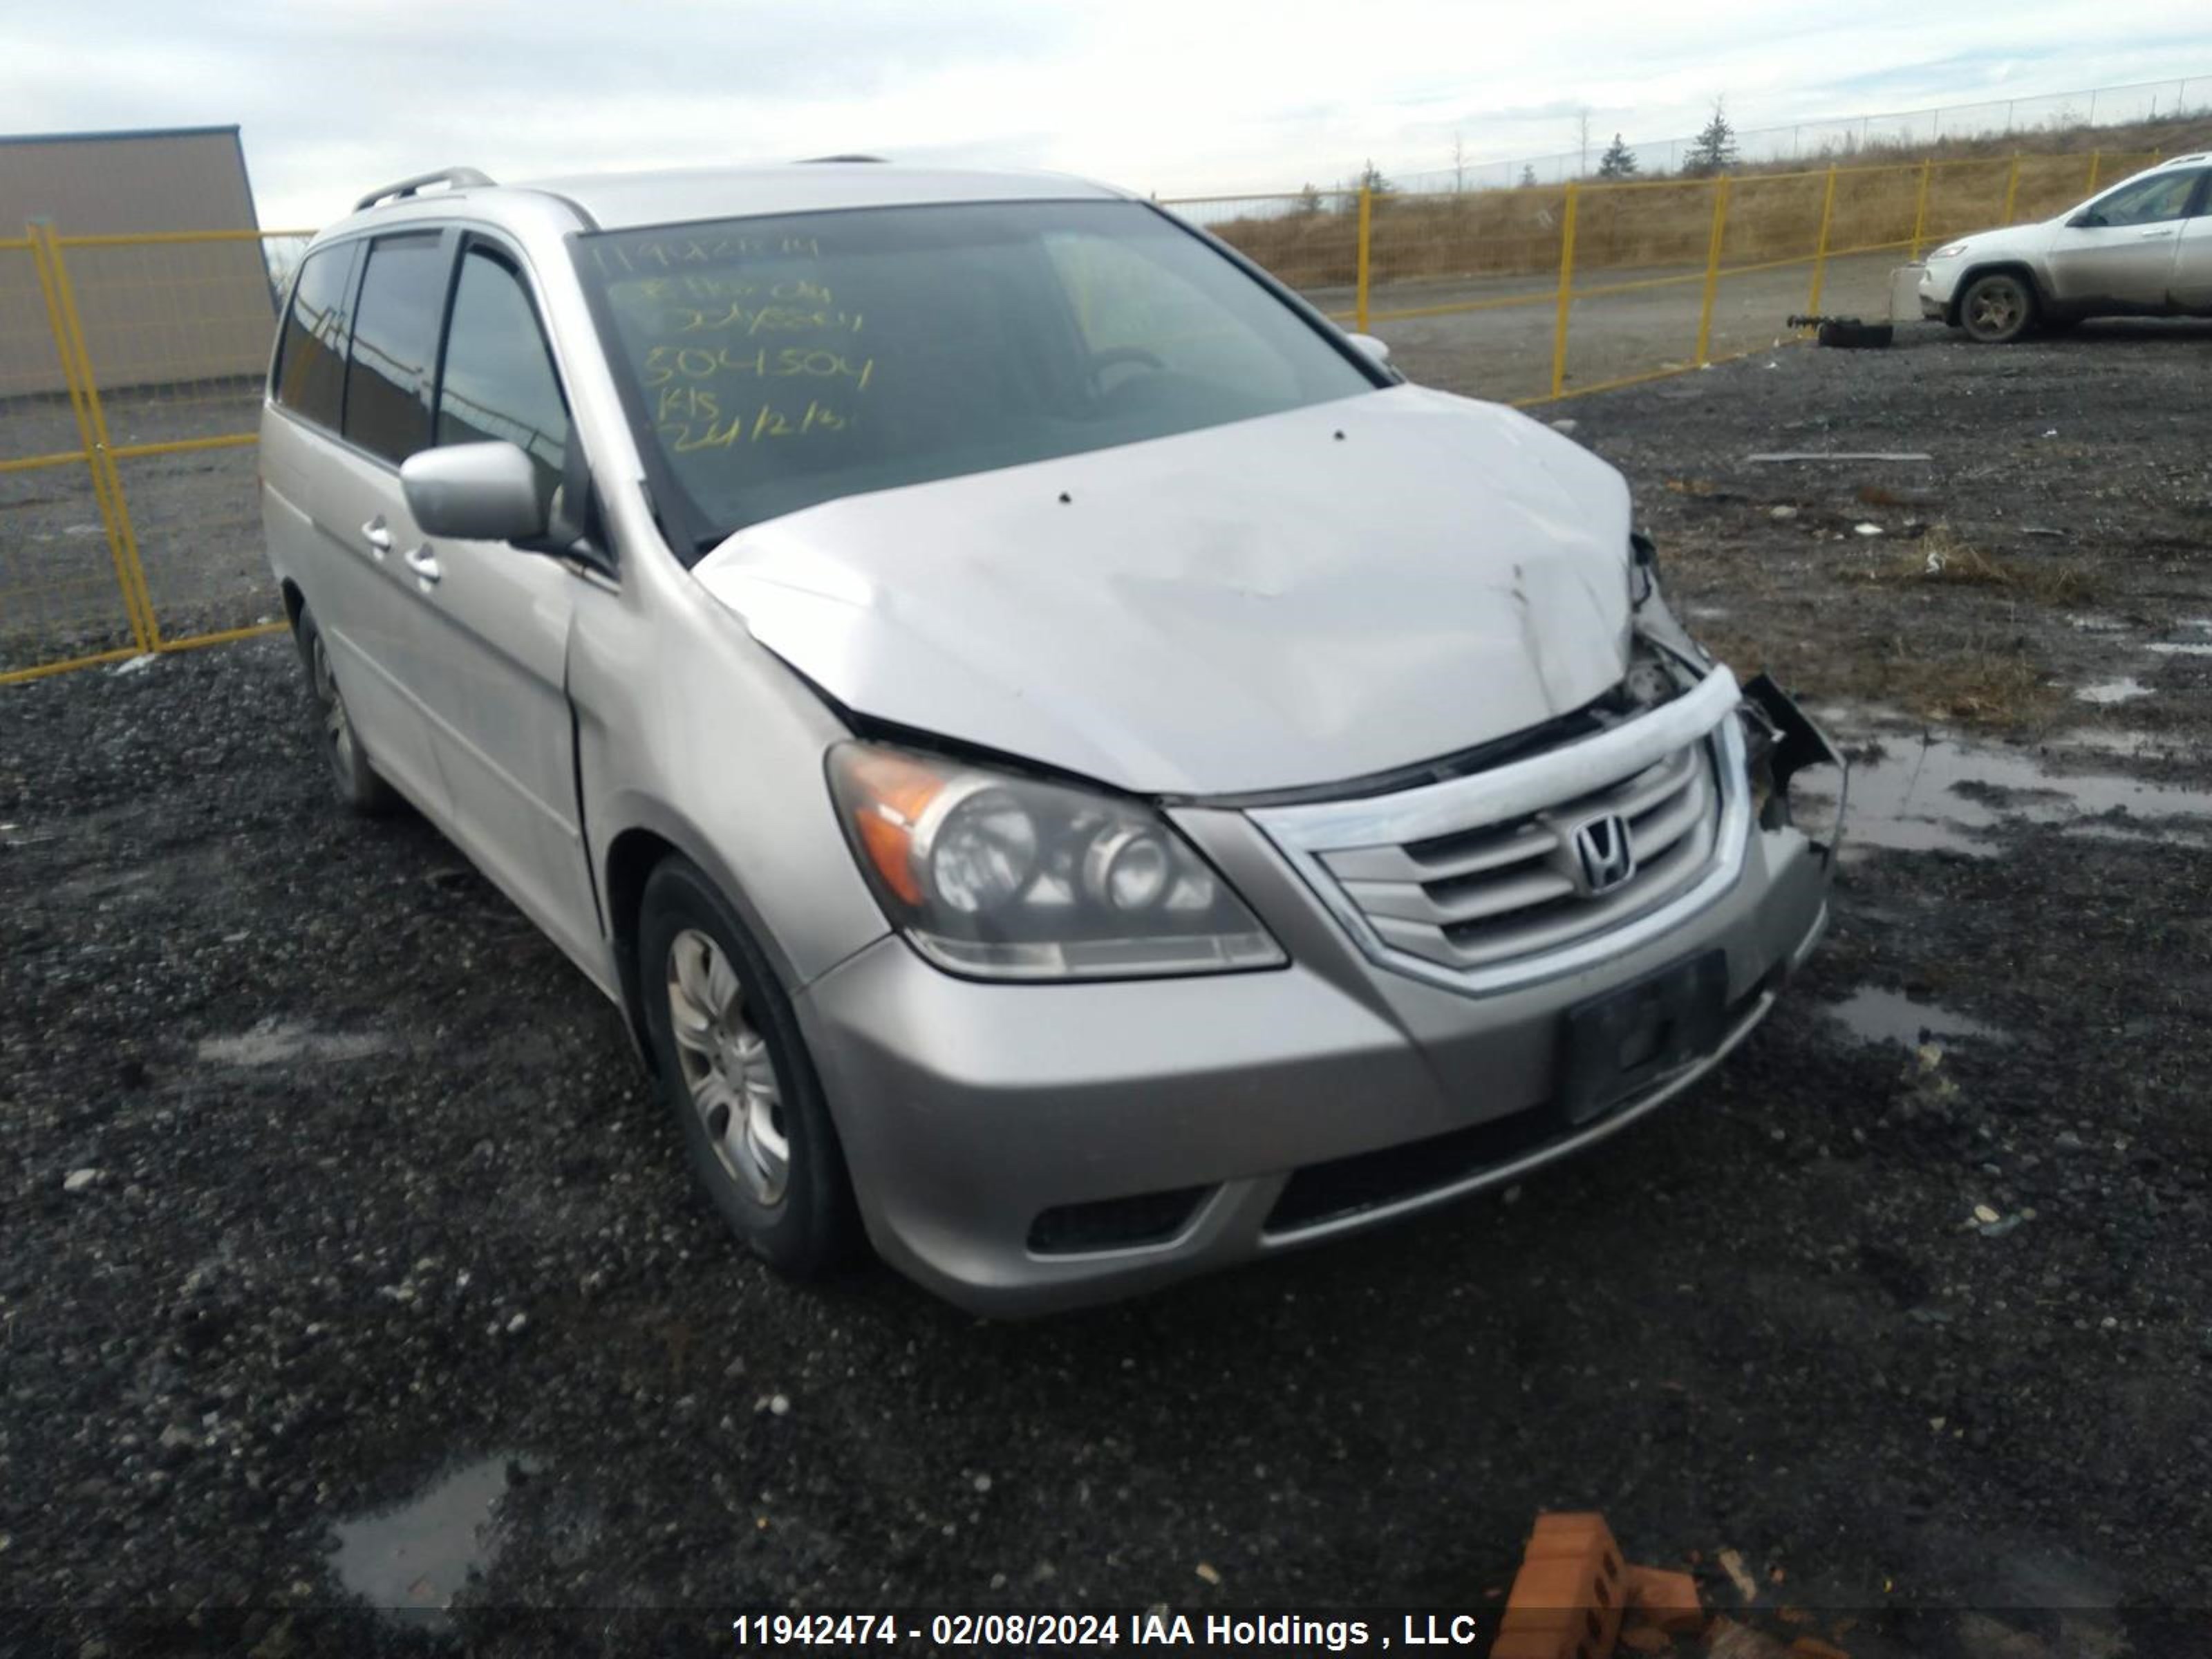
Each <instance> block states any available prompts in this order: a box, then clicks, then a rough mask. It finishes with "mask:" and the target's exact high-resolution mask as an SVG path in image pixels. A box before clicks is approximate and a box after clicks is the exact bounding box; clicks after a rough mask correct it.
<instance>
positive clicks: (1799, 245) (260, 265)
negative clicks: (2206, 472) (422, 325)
mask: <svg viewBox="0 0 2212 1659" xmlns="http://www.w3.org/2000/svg"><path fill="white" fill-rule="evenodd" d="M2154 159H2155V158H2154V157H2152V156H2147V155H2111V154H2106V153H2097V154H2093V155H2086V156H2083V155H2070V156H2069V155H2023V156H2019V157H2010V158H2008V157H1998V158H1996V159H1993V160H1977V161H1931V162H1922V163H1917V164H1912V165H1908V166H1904V167H1827V168H1822V169H1816V170H1813V171H1808V172H1801V173H1750V174H1742V175H1739V176H1735V177H1721V178H1717V179H1664V180H1652V181H1648V182H1646V181H1640V180H1630V181H1624V182H1619V183H1600V182H1591V183H1581V184H1569V185H1548V186H1538V185H1531V186H1528V187H1526V188H1522V189H1516V190H1480V191H1463V192H1462V191H1450V192H1437V193H1421V194H1415V193H1400V192H1391V191H1371V190H1361V191H1334V192H1330V191H1303V192H1300V193H1298V194H1296V195H1289V196H1272V197H1209V198H1198V199H1190V200H1185V201H1181V202H1176V203H1172V204H1168V205H1170V206H1172V207H1174V208H1175V209H1176V210H1177V211H1179V212H1181V213H1182V215H1184V216H1186V217H1188V218H1189V219H1190V220H1192V221H1194V222H1197V223H1199V224H1201V225H1203V226H1204V227H1205V228H1206V229H1208V230H1210V231H1212V233H1213V234H1217V235H1218V236H1220V237H1222V238H1224V239H1225V240H1227V241H1229V242H1230V243H1231V244H1232V245H1234V246H1237V247H1238V248H1239V249H1241V250H1242V251H1243V252H1245V253H1247V254H1248V255H1249V256H1250V257H1252V258H1255V260H1257V261H1258V262H1259V263H1261V264H1263V265H1265V266H1267V268H1268V269H1269V270H1272V271H1273V272H1274V273H1275V275H1276V276H1279V278H1281V279H1282V280H1283V281H1285V282H1286V283H1289V284H1291V286H1293V287H1295V288H1297V289H1300V290H1301V291H1303V292H1304V293H1305V294H1306V295H1308V296H1309V297H1310V298H1311V299H1313V300H1314V301H1316V303H1318V304H1320V305H1321V306H1322V308H1323V309H1325V310H1328V311H1329V312H1330V313H1332V314H1333V315H1334V316H1336V317H1338V318H1339V319H1341V320H1343V321H1345V322H1347V323H1350V324H1352V325H1353V326H1354V327H1355V328H1358V329H1361V330H1372V331H1377V332H1379V333H1381V334H1383V337H1385V338H1387V339H1388V340H1389V343H1390V344H1391V346H1392V348H1393V351H1394V354H1395V361H1397V362H1399V363H1400V364H1401V366H1403V367H1404V368H1407V371H1408V372H1409V373H1410V374H1412V376H1413V378H1414V379H1416V380H1422V381H1425V382H1428V383H1430V384H1433V385H1437V386H1445V387H1448V388H1449V389H1451V390H1453V391H1457V392H1468V393H1472V394H1474V395H1476V396H1480V397H1486V398H1496V399H1499V400H1501V401H1506V402H1512V403H1521V404H1528V403H1540V402H1546V401H1549V400H1552V399H1555V398H1571V397H1574V396H1576V395H1577V394H1579V393H1583V392H1595V391H1598V390H1601V389H1602V388H1605V387H1608V386H1623V385H1626V384H1629V383H1631V382H1633V381H1638V380H1650V379H1656V378H1657V377H1659V376H1662V375H1665V374H1676V373H1680V372H1682V371H1684V370H1686V369H1692V368H1699V367H1700V366H1702V365H1704V364H1706V363H1709V362H1718V361H1721V360H1723V358H1726V357H1729V356H1739V355H1741V354H1743V353H1745V352H1747V351H1751V350H1754V349H1771V347H1772V346H1773V345H1774V344H1775V343H1777V342H1778V340H1780V339H1782V338H1784V337H1787V336H1788V334H1789V333H1790V331H1788V330H1787V329H1786V328H1785V326H1784V318H1785V317H1787V316H1789V315H1791V314H1793V313H1800V312H1803V313H1813V312H1820V311H1828V312H1843V313H1857V314H1861V315H1864V316H1866V317H1868V318H1869V319H1879V318H1885V317H1887V315H1888V307H1889V298H1888V294H1889V279H1890V273H1891V270H1892V269H1893V266H1895V265H1896V264H1900V263H1903V262H1905V261H1906V260H1910V259H1914V258H1918V257H1919V255H1920V254H1921V253H1922V252H1924V251H1926V250H1927V249H1928V248H1929V247H1931V246H1935V245H1936V244H1937V243H1939V242H1941V241H1942V240H1945V239H1947V238H1948V237H1951V236H1954V235H1956V234H1961V233H1964V232H1967V231H1972V230H1978V229H1983V228H1987V227H1989V226H1991V225H1996V224H2006V223H2011V222H2015V221H2017V220H2021V219H2028V218H2037V217H2044V216H2049V215H2051V214H2052V213H2055V212H2057V211H2058V210H2061V209H2063V207H2065V206H2067V205H2068V204H2070V203H2072V202H2075V201H2077V200H2079V199H2081V197H2085V196H2087V195H2088V194H2090V193H2091V192H2092V191H2094V190H2095V189H2096V188H2097V186H2098V185H2099V184H2100V182H2110V181H2112V180H2113V179H2118V178H2120V177H2122V176H2124V174H2125V173H2130V172H2133V171H2135V170H2136V169H2138V168H2140V167H2143V166H2145V165H2147V164H2148V163H2149V162H2150V161H2153V160H2154ZM308 234H309V233H307V232H303V231H267V232H262V231H222V232H204V233H200V232H161V233H149V234H137V235H77V236H73V235H70V234H66V232H64V231H61V230H58V229H57V228H55V227H53V226H51V225H46V224H34V225H31V226H28V227H27V228H25V230H24V233H23V234H22V235H21V236H20V237H14V238H0V684H5V683H8V682H10V681H17V680H24V679H29V678H36V677H38V676H40V675H45V674H51V673H54V672H57V671H61V670H63V669H67V668H75V667H81V666H83V665H88V664H93V663H101V662H112V661H117V660H120V659H125V658H129V657H131V656H134V655H137V654H139V653H147V652H157V651H174V650H180V649H184V648H186V647H193V646H200V645H207V644H211V643H214V642H216V641H222V640H229V639H236V638H239V637H241V636H244V635H252V634H258V633H264V632H267V631H270V630H271V629H276V628H279V627H281V626H283V621H282V618H283V610H282V606H281V605H280V604H279V602H278V599H277V597H276V593H275V592H273V591H272V589H271V587H270V580H269V575H268V570H267V567H266V565H265V563H264V560H263V556H262V551H261V527H260V522H259V506H258V490H257V489H256V487H255V470H254V455H253V449H252V446H253V444H254V442H255V435H256V428H257V427H258V423H259V415H260V403H261V392H262V380H263V376H264V371H265V368H266V363H267V359H268V355H269V348H270V342H271V340H272V338H273V336H274V329H275V323H276V307H277V304H278V303H279V301H280V299H281V296H282V295H283V290H284V287H285V284H286V281H287V279H288V277H289V272H290V269H291V267H292V265H293V264H295V263H296V262H297V260H298V258H300V256H301V252H302V251H303V250H304V248H305V246H306V241H307V236H308Z"/></svg>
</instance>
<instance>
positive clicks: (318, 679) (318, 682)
mask: <svg viewBox="0 0 2212 1659" xmlns="http://www.w3.org/2000/svg"><path fill="white" fill-rule="evenodd" d="M312 654H313V673H314V679H315V702H316V704H317V705H318V706H319V708H320V709H321V710H322V718H323V742H324V743H325V744H326V745H327V746H328V747H329V750H330V752H331V765H332V766H334V767H336V768H337V775H338V781H340V782H341V783H343V782H345V781H348V780H349V779H350V778H351V776H352V774H353V720H352V717H351V716H349V714H347V713H346V706H345V698H344V697H343V696H341V695H340V694H339V691H338V682H337V675H335V674H333V673H332V672H331V653H330V649H329V647H326V646H325V645H324V643H323V636H322V635H321V634H319V633H318V634H317V635H315V639H314V648H313V653H312Z"/></svg>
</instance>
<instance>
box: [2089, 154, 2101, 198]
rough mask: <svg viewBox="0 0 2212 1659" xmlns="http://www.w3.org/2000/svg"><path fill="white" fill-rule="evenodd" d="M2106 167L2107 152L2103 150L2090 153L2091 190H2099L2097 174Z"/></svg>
mask: <svg viewBox="0 0 2212 1659" xmlns="http://www.w3.org/2000/svg"><path fill="white" fill-rule="evenodd" d="M2104 165H2105V152H2104V151H2102V150H2101V149H2093V150H2091V151H2090V152H2089V188H2090V189H2091V190H2094V189H2096V188H2097V174H2098V173H2099V171H2100V169H2101V168H2102V167H2104Z"/></svg>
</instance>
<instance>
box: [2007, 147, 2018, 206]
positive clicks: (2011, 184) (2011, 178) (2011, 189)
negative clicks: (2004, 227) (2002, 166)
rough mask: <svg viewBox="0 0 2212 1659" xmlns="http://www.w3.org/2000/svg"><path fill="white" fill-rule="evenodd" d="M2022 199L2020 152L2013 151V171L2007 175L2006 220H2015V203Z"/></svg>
mask: <svg viewBox="0 0 2212 1659" xmlns="http://www.w3.org/2000/svg"><path fill="white" fill-rule="evenodd" d="M2019 199H2020V152H2019V151H2018V150H2015V151H2014V152H2013V153H2012V171H2011V172H2010V173H2007V174H2006V175H2005V204H2004V222H2005V223H2006V224H2010V223H2011V222H2012V220H2013V211H2014V209H2013V204H2014V203H2015V202H2017V201H2018V200H2019Z"/></svg>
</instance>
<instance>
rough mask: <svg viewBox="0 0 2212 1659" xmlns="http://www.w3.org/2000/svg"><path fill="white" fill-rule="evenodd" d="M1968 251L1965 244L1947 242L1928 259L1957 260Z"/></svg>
mask: <svg viewBox="0 0 2212 1659" xmlns="http://www.w3.org/2000/svg"><path fill="white" fill-rule="evenodd" d="M1964 252H1966V244H1965V243H1964V242H1947V243H1945V244H1944V245H1943V246H1942V247H1939V248H1937V249H1936V251H1935V252H1933V253H1931V254H1929V256H1928V257H1929V258H1931V259H1955V258H1958V257H1959V256H1960V254H1961V253H1964Z"/></svg>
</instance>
